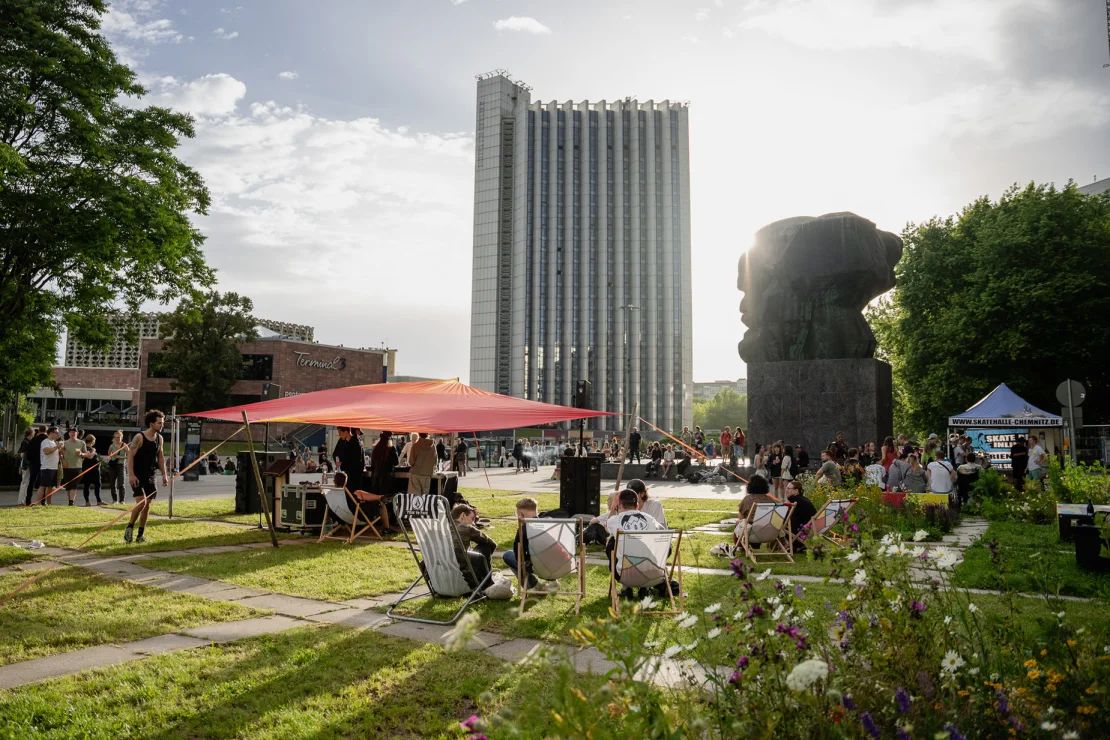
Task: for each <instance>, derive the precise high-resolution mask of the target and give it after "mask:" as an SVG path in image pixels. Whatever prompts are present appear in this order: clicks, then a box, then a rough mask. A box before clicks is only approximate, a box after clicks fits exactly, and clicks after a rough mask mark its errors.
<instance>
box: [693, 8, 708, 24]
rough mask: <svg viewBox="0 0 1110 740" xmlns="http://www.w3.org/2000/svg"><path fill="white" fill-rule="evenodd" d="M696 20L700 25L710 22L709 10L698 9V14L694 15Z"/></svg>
mask: <svg viewBox="0 0 1110 740" xmlns="http://www.w3.org/2000/svg"><path fill="white" fill-rule="evenodd" d="M694 20H696V21H697V22H698V23H701V22H702V21H707V20H709V8H698V10H697V12H696V13H694Z"/></svg>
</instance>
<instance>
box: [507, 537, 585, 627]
mask: <svg viewBox="0 0 1110 740" xmlns="http://www.w3.org/2000/svg"><path fill="white" fill-rule="evenodd" d="M519 529H521V530H523V532H522V535H523V536H521V537H518V538H517V545H516V562H517V568H518V571H519V572H518V573H517V578H518V580H519V582H520V616H522V617H523V616H524V603H525V602H526V601H527V600H528V581H529V578H528V571H527V565H526V563H525V560H524V556H525V553H524V541H525V540H527V541H528V557H529V558H530V560H531V563H532V575H534V576H535V577H536V578H540V579H542V580H544V581H558V580H560V579H562V578H566V577H567V576H569V575H577V576H578V578H577V581H578V590H577V591H566V592H563V591H558V592H553V591H548V592H545V593H546V595H547V597H548V598H553V597H555V596H570V597H573V598H574V613H575V614H578V613H579V610H580V609H581V608H582V598H583V597H584V596H585V595H586V544H585V543H584V542H583V541H582V526H581V524H580V523H579V521H578V520H577V519H547V518H536V519H524V520H522V521H521V522H520V525H519Z"/></svg>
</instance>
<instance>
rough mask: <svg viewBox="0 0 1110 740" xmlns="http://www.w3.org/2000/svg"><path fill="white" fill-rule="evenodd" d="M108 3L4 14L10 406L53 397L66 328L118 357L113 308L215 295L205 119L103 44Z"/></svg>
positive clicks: (45, 1)
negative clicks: (23, 398) (196, 148)
mask: <svg viewBox="0 0 1110 740" xmlns="http://www.w3.org/2000/svg"><path fill="white" fill-rule="evenodd" d="M105 9H106V3H105V2H103V0H0V18H3V22H2V23H0V70H3V72H2V74H0V316H3V317H4V320H3V321H0V392H2V391H8V392H23V393H25V392H28V391H30V390H31V389H32V388H34V387H36V386H40V385H49V384H51V382H52V380H51V366H52V365H53V362H54V348H55V346H56V344H57V340H58V337H59V335H60V331H61V329H62V327H63V326H68V328H69V331H70V332H71V333H72V334H73V335H74V336H75V337H76V338H77V339H79V340H81V341H83V342H85V343H88V344H91V345H93V346H106V345H107V343H108V342H109V341H110V340H111V338H112V336H113V328H112V326H111V325H110V317H111V315H113V314H112V311H111V309H112V308H120V307H125V308H126V309H127V310H129V311H133V310H135V309H136V308H137V307H138V306H139V304H140V303H142V302H143V301H144V300H150V299H153V298H155V297H157V298H159V299H160V300H162V301H163V302H165V301H169V300H172V299H174V298H176V297H178V296H181V295H184V294H187V293H189V292H190V291H192V290H194V289H195V288H196V287H197V286H205V285H208V284H210V283H211V281H212V272H211V270H210V269H209V268H208V266H207V265H206V263H205V261H204V256H203V254H202V252H201V249H200V247H201V243H202V241H203V237H202V236H201V234H200V232H199V231H197V230H196V229H195V228H193V226H192V225H191V224H190V222H189V217H188V214H189V213H190V212H192V213H204V212H205V210H206V208H207V206H208V202H209V197H208V192H207V190H206V189H205V187H204V184H203V182H202V181H201V178H200V176H199V175H198V174H197V173H196V172H195V171H193V170H192V169H190V168H189V167H187V166H185V165H184V164H183V163H182V162H181V161H180V160H178V159H177V158H176V157H175V156H174V149H175V148H176V147H177V144H178V140H179V139H180V138H181V137H191V136H193V125H192V121H191V119H190V118H189V117H188V116H186V115H182V114H179V113H174V112H172V111H170V110H167V109H165V108H160V107H146V108H143V107H138V105H137V103H138V100H139V98H141V96H142V95H143V94H144V93H145V91H144V90H143V88H142V87H141V86H140V85H139V84H137V83H136V81H135V75H134V73H133V72H132V71H131V70H130V69H128V68H127V67H126V66H125V65H123V64H121V63H120V62H119V61H118V60H117V59H116V57H115V54H113V52H112V49H111V48H110V46H109V45H108V43H107V41H106V40H105V39H104V38H103V37H102V36H101V35H100V34H99V28H100V22H101V17H102V16H103V14H104V12H105Z"/></svg>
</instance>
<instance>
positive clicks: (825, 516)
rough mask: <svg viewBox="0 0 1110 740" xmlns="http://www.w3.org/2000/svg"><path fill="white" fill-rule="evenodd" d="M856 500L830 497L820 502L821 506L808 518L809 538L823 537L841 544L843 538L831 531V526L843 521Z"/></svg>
mask: <svg viewBox="0 0 1110 740" xmlns="http://www.w3.org/2000/svg"><path fill="white" fill-rule="evenodd" d="M857 500H858V499H854V498H841V499H834V498H831V499H828V500H827V501H825V503H823V504H821V508H819V509H818V510H817V513H816V514H814V515H813V518H812V519H810V520H809V528H810V534H809V538H813V537H824V538H825V539H827V540H829V541H830V542H834V543H836V544H842V543H843V541H844V538H843V537H841V536H839V535H838V534H836V533H835V532H833V531H832V530H833V527H835V526H836V525H837V524H839V523H840V522H842V521H844V517H846V516H847V515H848V512H849V511H851V509H852V507H853V506H855V505H856V501H857Z"/></svg>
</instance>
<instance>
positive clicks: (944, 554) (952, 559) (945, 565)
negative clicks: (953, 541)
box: [933, 547, 960, 570]
mask: <svg viewBox="0 0 1110 740" xmlns="http://www.w3.org/2000/svg"><path fill="white" fill-rule="evenodd" d="M933 557H934V558H936V566H937V567H938V568H940V569H941V570H948V569H949V568H951V567H953V566H954V565H956V564H957V563H959V562H960V556H959V554H958V553H956V552H953V551H952V550H949V549H948V548H946V547H938V548H937V549H936V550H933Z"/></svg>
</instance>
